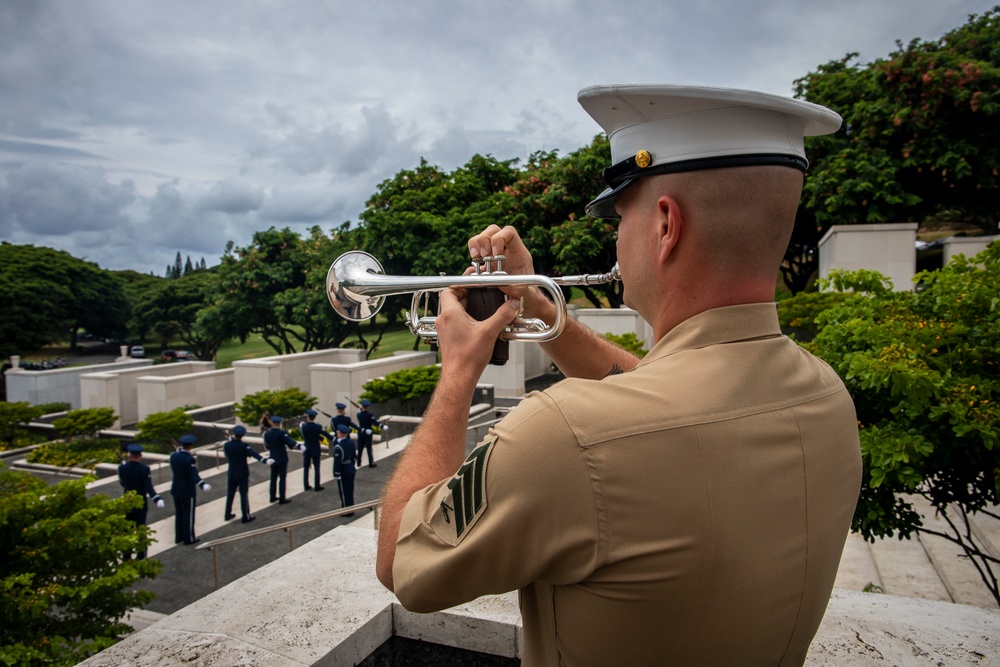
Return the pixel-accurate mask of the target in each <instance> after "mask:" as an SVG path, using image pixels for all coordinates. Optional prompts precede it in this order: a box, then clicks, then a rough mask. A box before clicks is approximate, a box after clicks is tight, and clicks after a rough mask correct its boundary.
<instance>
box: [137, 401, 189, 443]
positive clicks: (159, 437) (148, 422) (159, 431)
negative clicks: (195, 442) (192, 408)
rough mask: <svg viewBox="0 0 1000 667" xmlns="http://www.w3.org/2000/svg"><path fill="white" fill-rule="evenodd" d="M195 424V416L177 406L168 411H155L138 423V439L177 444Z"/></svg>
mask: <svg viewBox="0 0 1000 667" xmlns="http://www.w3.org/2000/svg"><path fill="white" fill-rule="evenodd" d="M192 426H194V417H192V416H191V415H189V414H188V413H186V412H184V409H183V408H175V409H173V410H169V411H167V412H154V413H152V414H150V415H147V416H146V418H145V419H143V420H142V421H141V422H139V423H138V424H136V431H137V433H136V439H137V440H139V441H141V442H151V443H162V444H170V445H175V446H176V444H177V441H178V439H179V438H180V437H181V436H182V435H184V434H185V433H187V432H189V431H190V430H191V427H192Z"/></svg>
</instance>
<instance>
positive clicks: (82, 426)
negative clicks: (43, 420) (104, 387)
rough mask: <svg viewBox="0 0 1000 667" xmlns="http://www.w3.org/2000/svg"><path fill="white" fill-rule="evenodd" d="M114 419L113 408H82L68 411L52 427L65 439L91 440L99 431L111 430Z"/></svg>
mask: <svg viewBox="0 0 1000 667" xmlns="http://www.w3.org/2000/svg"><path fill="white" fill-rule="evenodd" d="M116 418H117V417H116V416H115V410H114V408H82V409H80V410H70V411H69V412H67V413H66V416H65V417H60V418H59V419H57V420H55V421H54V422H52V425H53V426H55V427H56V430H57V431H59V434H60V435H61V436H62V437H64V438H66V439H73V438H76V437H83V438H90V439H93V438H96V437H97V434H98V433H99V432H100V431H103V430H104V429H108V428H111V426H112V425H113V424H114V423H115V419H116Z"/></svg>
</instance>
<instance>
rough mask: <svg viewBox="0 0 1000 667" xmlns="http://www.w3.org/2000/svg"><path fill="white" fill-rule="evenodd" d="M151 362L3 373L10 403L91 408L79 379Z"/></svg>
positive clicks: (138, 366) (143, 365)
mask: <svg viewBox="0 0 1000 667" xmlns="http://www.w3.org/2000/svg"><path fill="white" fill-rule="evenodd" d="M152 363H153V362H152V361H151V360H149V359H129V360H127V361H120V362H114V363H110V364H93V365H90V366H72V367H67V368H54V369H51V370H47V371H28V370H24V369H23V368H11V369H10V370H8V371H7V372H6V373H5V374H4V381H5V382H6V386H7V400H8V401H10V402H11V403H16V402H18V401H27V402H28V403H31V404H32V405H42V404H45V403H69V405H70V409H72V410H77V409H79V408H84V407H90V406H88V405H85V404H84V403H83V399H82V396H81V390H80V378H81V377H82V376H84V375H87V374H89V373H95V372H102V371H114V372H120V371H123V370H126V369H135V368H138V369H141V368H148V367H149V366H151V365H152Z"/></svg>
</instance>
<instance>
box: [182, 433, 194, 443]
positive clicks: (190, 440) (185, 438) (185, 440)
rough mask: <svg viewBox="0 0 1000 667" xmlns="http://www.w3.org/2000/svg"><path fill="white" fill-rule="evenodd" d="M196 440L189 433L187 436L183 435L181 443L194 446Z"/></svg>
mask: <svg viewBox="0 0 1000 667" xmlns="http://www.w3.org/2000/svg"><path fill="white" fill-rule="evenodd" d="M195 440H196V438H195V437H194V436H193V435H191V434H190V433H188V434H187V435H182V436H181V437H180V441H181V444H182V445H193V444H194V443H195Z"/></svg>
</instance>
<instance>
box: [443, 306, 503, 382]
mask: <svg viewBox="0 0 1000 667" xmlns="http://www.w3.org/2000/svg"><path fill="white" fill-rule="evenodd" d="M466 304H467V293H466V290H464V289H459V288H452V289H447V290H444V291H443V292H441V300H440V312H439V313H438V317H437V320H436V322H435V326H436V328H437V331H438V341H439V343H440V347H441V370H442V372H449V371H450V372H459V373H464V374H468V375H469V376H474V377H471V380H472V382H473V384H475V382H476V381H477V380H478V379H479V376H480V375H482V373H483V369H485V368H486V366H487V364H489V362H490V357H492V356H493V345H494V343H496V340H497V337H498V336H499V335H500V332H501V331H503V329H504V327H506V326H507V325H508V324H510V323H511V321H513V320H514V318H515V317H517V314H518V311H519V310H520V308H521V306H520V303H519V302H518V301H517V300H516V299H511V300H508V301H507V302H505V303H504V304H503V305H502V306H500V308H498V309H497V311H496V312H495V313H494V314H493V315H491V316H490V317H488V318H486V319H485V320H483V321H481V322H480V321H477V320H475V319H474V318H473V317H472V316H471V315H469V313H468V312H466V310H465V308H466ZM466 379H469V378H466Z"/></svg>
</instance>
